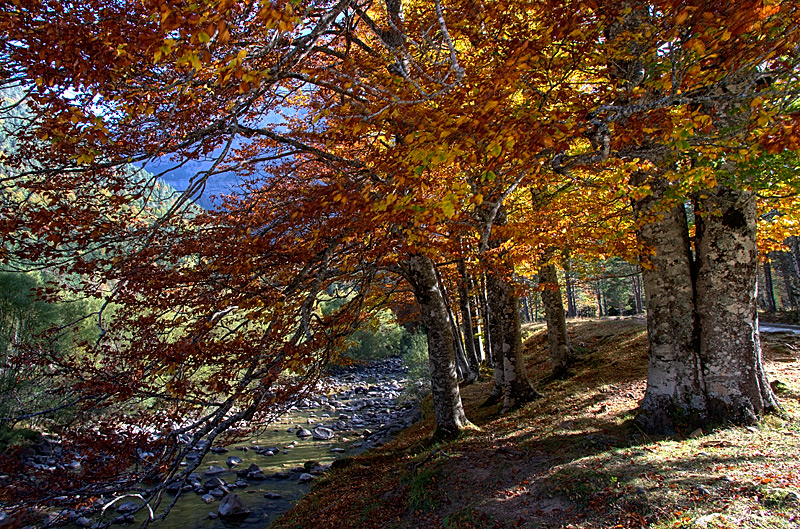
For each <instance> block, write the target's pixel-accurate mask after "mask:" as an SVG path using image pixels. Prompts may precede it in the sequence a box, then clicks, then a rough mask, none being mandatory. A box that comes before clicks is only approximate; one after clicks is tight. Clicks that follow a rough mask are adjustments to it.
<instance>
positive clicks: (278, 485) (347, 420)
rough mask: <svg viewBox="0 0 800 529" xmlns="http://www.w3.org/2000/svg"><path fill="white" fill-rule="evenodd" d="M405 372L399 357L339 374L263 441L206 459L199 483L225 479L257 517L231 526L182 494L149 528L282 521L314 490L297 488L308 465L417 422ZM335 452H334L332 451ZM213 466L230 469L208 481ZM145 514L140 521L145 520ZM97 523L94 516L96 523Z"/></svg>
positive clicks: (211, 507) (247, 526)
mask: <svg viewBox="0 0 800 529" xmlns="http://www.w3.org/2000/svg"><path fill="white" fill-rule="evenodd" d="M404 377H405V370H404V369H403V367H402V363H400V361H399V359H390V360H387V361H385V362H383V363H374V364H372V365H371V366H367V367H365V368H361V369H358V370H354V369H351V370H349V372H348V371H345V372H344V373H339V374H338V376H335V377H333V378H332V379H331V381H332V384H331V385H329V386H328V388H329V390H328V391H326V392H323V393H328V394H327V395H324V394H320V395H318V396H317V397H312V398H310V399H304V402H303V403H301V404H300V405H299V406H298V407H296V408H294V409H293V410H292V411H291V412H290V413H289V414H288V415H286V416H284V417H282V418H281V419H279V420H278V421H277V422H275V423H274V424H272V425H270V426H269V427H268V428H267V429H266V430H264V431H263V432H262V433H260V434H259V435H258V436H256V437H254V438H252V439H250V440H249V441H246V442H239V443H235V444H232V445H230V446H226V447H225V448H226V449H227V450H228V451H227V452H226V453H222V454H217V453H208V454H207V455H206V456H205V457H204V459H203V461H202V462H201V464H200V465H199V466H198V467H197V470H196V471H195V472H196V473H197V474H199V477H200V481H201V482H205V481H206V480H208V479H210V478H212V477H217V478H221V479H222V480H224V481H225V482H226V483H227V485H228V486H229V488H230V489H231V493H233V494H236V495H237V496H239V498H241V500H242V501H243V502H244V503H245V505H247V507H248V508H249V509H250V510H251V511H252V513H251V514H250V515H249V516H247V517H246V518H244V519H242V520H235V521H232V520H225V519H222V518H218V517H217V516H216V513H217V510H218V508H219V505H220V500H219V499H215V500H214V501H213V502H212V503H209V504H206V503H205V502H204V501H203V500H202V499H201V495H200V494H197V493H195V492H194V491H187V492H183V493H181V495H180V497H179V498H178V501H177V502H176V504H175V506H174V507H173V508H172V510H171V512H170V514H169V515H168V516H167V518H166V519H165V520H163V521H159V522H154V523H153V524H151V526H150V527H154V528H157V529H199V528H203V529H264V528H265V527H268V526H269V524H271V523H272V522H273V521H274V520H275V519H276V518H277V517H278V516H280V515H281V514H283V513H285V512H286V511H288V510H289V509H291V507H292V506H293V505H294V504H295V503H297V501H298V500H299V499H300V498H302V497H303V496H304V495H305V494H307V493H308V491H309V490H310V489H311V487H312V485H313V482H311V483H299V482H298V478H299V477H300V474H301V473H304V472H306V470H305V469H304V468H303V467H304V464H306V463H307V462H317V463H319V464H321V465H328V464H330V463H332V462H333V461H334V460H335V459H337V458H341V457H349V456H353V455H356V454H358V453H361V452H363V451H364V450H367V449H369V448H371V447H374V446H379V445H380V444H382V443H383V442H384V441H386V440H388V438H390V437H391V436H393V435H395V434H396V433H397V432H398V431H400V430H401V429H402V428H403V427H406V426H408V425H410V424H411V423H412V422H413V421H414V420H416V417H417V416H418V411H417V410H416V408H415V407H414V406H412V405H411V404H410V403H405V404H404V403H401V402H399V397H400V396H401V393H402V389H403V386H404V385H405V383H406V379H405V378H404ZM298 426H302V427H304V428H306V429H308V430H312V429H313V428H314V427H316V426H325V427H327V428H329V429H331V430H333V431H334V436H333V437H332V438H331V439H330V440H328V441H320V440H315V439H313V438H311V437H308V438H299V437H298V436H297V435H296V430H297V427H298ZM257 447H261V448H268V447H277V448H278V449H279V450H278V451H277V452H276V453H275V455H272V456H269V455H265V454H259V453H256V450H255V449H256V448H257ZM331 449H336V451H335V452H331ZM230 456H235V457H238V458H241V459H242V462H241V463H239V464H238V465H236V466H234V467H233V468H228V467H227V465H226V460H227V459H228V457H230ZM251 464H255V465H257V466H258V467H259V468H260V469H261V471H262V473H263V474H264V475H265V476H267V479H263V480H254V479H246V481H247V486H246V487H236V488H234V487H233V484H234V483H235V482H236V481H237V479H240V478H238V476H237V474H236V472H237V471H240V470H244V469H247V468H248V467H249V466H250V465H251ZM211 465H216V466H219V467H222V468H225V469H227V470H226V471H225V472H222V473H219V474H213V476H212V475H206V474H205V472H206V471H207V470H208V469H209V467H210V466H211ZM275 473H289V477H284V478H278V477H273V476H272V475H273V474H275ZM269 493H272V495H279V496H280V497H279V498H275V499H271V498H266V497H265V494H269ZM174 498H175V494H172V493H166V494H165V496H164V498H163V500H162V502H161V505H160V506H159V508H157V509H156V512H155V514H156V515H159V514H160V513H162V512H163V511H164V509H165V508H166V506H167V505H169V504H170V503H172V501H173V500H174ZM129 500H130V498H126V499H123V500H120V501H118V502H116V503H115V505H113V506H110V507H109V508H108V509H107V512H106V513H105V515H104V516H103V520H105V521H108V520H110V519H112V518H114V517H116V516H119V513H117V512H116V511H115V509H116V507H117V506H118V505H120V504H121V503H122V502H124V501H129ZM144 516H145V512H144V511H140V512H139V513H138V514H137V516H136V519H137V522H140V521H142V520H143V519H144ZM93 521H97V519H96V518H95V520H93Z"/></svg>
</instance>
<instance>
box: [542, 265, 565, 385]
mask: <svg viewBox="0 0 800 529" xmlns="http://www.w3.org/2000/svg"><path fill="white" fill-rule="evenodd" d="M539 286H540V287H541V288H542V304H543V305H544V316H545V320H546V321H547V343H548V345H549V347H550V365H551V366H552V369H553V376H554V377H563V376H566V374H567V372H568V370H569V367H570V365H571V364H572V356H573V354H572V346H571V345H570V343H569V336H568V335H567V321H566V319H565V317H564V305H563V303H562V301H561V289H560V288H559V286H558V274H557V272H556V266H555V265H554V264H552V263H551V264H546V265H544V266H542V267H541V268H540V269H539Z"/></svg>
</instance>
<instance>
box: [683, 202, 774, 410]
mask: <svg viewBox="0 0 800 529" xmlns="http://www.w3.org/2000/svg"><path fill="white" fill-rule="evenodd" d="M700 205H701V207H702V210H703V211H702V214H701V215H695V217H696V219H698V220H697V246H696V251H697V260H698V267H697V314H698V323H699V326H700V358H701V361H702V368H703V369H702V372H703V380H704V382H705V394H706V397H707V404H706V406H707V409H708V416H709V417H708V418H709V419H710V420H712V421H714V422H720V423H722V422H725V423H727V422H731V423H734V424H754V423H756V422H757V421H758V417H759V416H761V415H763V414H764V413H766V412H768V411H772V410H776V409H778V403H777V401H776V399H775V395H774V394H773V393H772V389H771V388H770V385H769V381H768V380H767V377H766V374H765V373H764V368H763V363H762V358H761V344H760V341H759V336H758V306H757V303H756V298H757V281H758V267H757V265H758V260H757V248H756V220H757V213H756V197H755V194H754V193H752V192H750V191H744V190H734V189H730V188H726V187H718V188H716V189H715V190H713V192H710V193H709V197H708V198H707V199H704V200H703V201H702V202H700Z"/></svg>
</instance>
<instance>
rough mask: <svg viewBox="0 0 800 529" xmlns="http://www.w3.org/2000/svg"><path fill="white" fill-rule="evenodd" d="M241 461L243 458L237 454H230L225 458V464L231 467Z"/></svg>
mask: <svg viewBox="0 0 800 529" xmlns="http://www.w3.org/2000/svg"><path fill="white" fill-rule="evenodd" d="M241 463H242V458H241V457H236V456H229V457H228V459H226V460H225V464H226V465H228V467H229V468H233V467H235V466H236V465H240V464H241Z"/></svg>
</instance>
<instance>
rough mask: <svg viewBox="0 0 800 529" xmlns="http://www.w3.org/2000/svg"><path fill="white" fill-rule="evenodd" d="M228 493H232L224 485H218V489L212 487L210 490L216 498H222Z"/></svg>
mask: <svg viewBox="0 0 800 529" xmlns="http://www.w3.org/2000/svg"><path fill="white" fill-rule="evenodd" d="M228 493H230V491H229V490H228V489H227V488H225V489H223V488H222V487H217V488H216V489H212V490H211V491H210V492H209V494H211V495H212V496H214V497H215V498H222V497H223V496H225V495H226V494H228Z"/></svg>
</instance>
